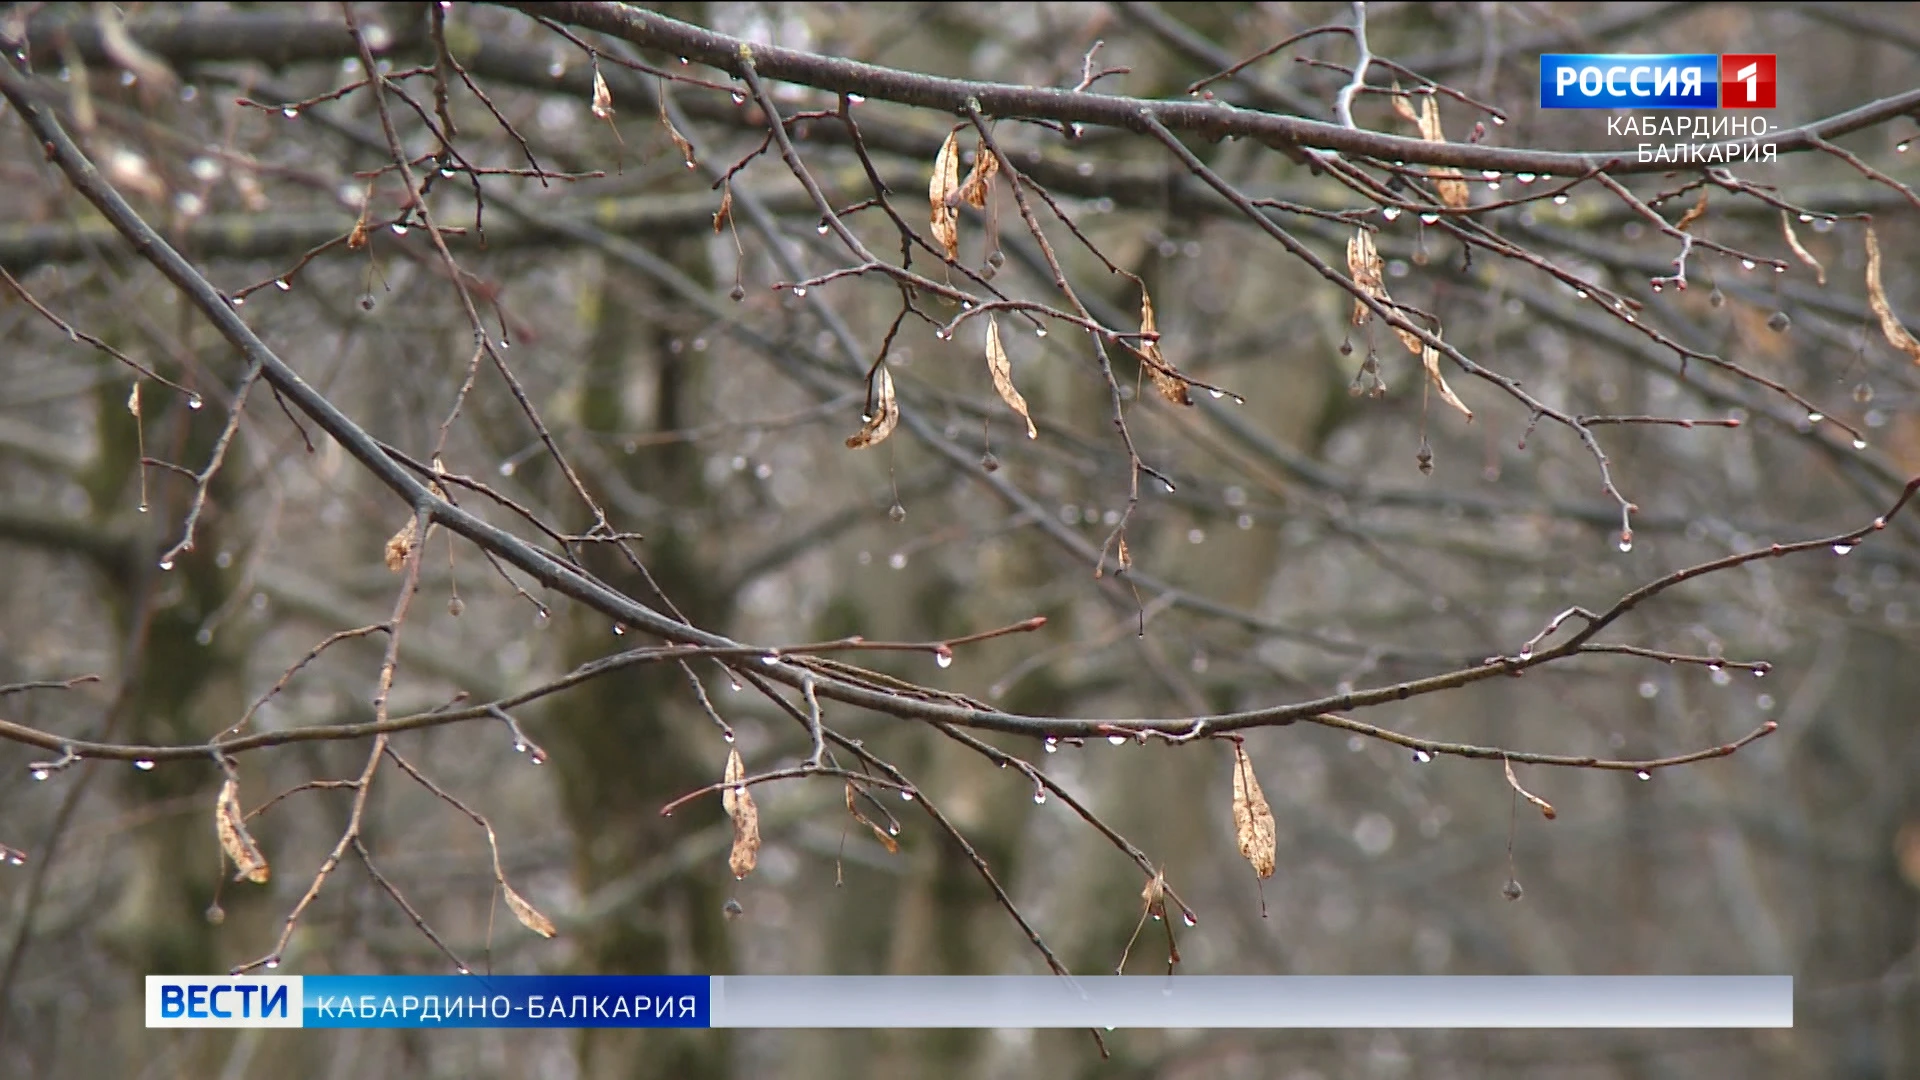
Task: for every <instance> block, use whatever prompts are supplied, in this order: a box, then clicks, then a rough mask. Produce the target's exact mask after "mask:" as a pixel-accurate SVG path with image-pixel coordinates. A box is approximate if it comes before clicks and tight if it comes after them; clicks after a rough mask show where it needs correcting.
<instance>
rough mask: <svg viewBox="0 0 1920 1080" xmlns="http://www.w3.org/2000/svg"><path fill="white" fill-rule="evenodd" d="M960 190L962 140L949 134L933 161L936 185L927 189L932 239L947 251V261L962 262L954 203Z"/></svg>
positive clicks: (958, 227) (958, 212) (930, 185)
mask: <svg viewBox="0 0 1920 1080" xmlns="http://www.w3.org/2000/svg"><path fill="white" fill-rule="evenodd" d="M959 189H960V138H959V136H958V135H957V134H955V133H953V132H948V133H947V141H946V142H943V143H941V144H940V153H939V154H937V155H935V156H934V159H933V181H932V182H931V183H930V184H928V185H927V202H928V203H929V204H931V206H932V209H933V238H934V240H935V241H936V242H938V243H939V245H940V246H941V247H943V248H945V249H946V252H947V261H948V262H954V261H956V260H958V259H959V258H960V209H959V208H958V207H956V206H954V205H953V199H954V196H955V195H956V193H957V192H958V191H959Z"/></svg>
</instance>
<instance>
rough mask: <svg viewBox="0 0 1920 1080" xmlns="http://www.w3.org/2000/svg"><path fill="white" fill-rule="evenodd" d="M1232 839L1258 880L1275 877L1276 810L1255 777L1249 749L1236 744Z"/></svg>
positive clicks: (1234, 752) (1234, 745) (1234, 746)
mask: <svg viewBox="0 0 1920 1080" xmlns="http://www.w3.org/2000/svg"><path fill="white" fill-rule="evenodd" d="M1233 835H1234V840H1235V841H1237V842H1238V843H1239V845H1240V855H1241V857H1243V858H1245V859H1246V860H1247V862H1249V863H1251V864H1252V865H1253V873H1254V876H1256V877H1261V878H1270V877H1272V876H1273V862H1274V854H1275V845H1276V837H1275V833H1274V828H1273V810H1272V809H1271V808H1269V807H1268V806H1267V798H1266V796H1264V795H1262V794H1260V781H1259V780H1257V779H1255V777H1254V775H1253V761H1252V759H1250V758H1248V757H1247V751H1246V748H1245V747H1243V746H1241V745H1240V744H1239V743H1234V744H1233Z"/></svg>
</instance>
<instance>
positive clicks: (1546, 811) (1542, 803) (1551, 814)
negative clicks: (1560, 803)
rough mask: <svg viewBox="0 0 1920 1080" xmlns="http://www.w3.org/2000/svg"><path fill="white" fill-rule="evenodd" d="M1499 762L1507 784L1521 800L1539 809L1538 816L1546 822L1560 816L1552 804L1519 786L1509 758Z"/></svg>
mask: <svg viewBox="0 0 1920 1080" xmlns="http://www.w3.org/2000/svg"><path fill="white" fill-rule="evenodd" d="M1500 762H1501V764H1503V765H1505V766H1506V767H1507V783H1509V784H1511V785H1513V790H1515V791H1517V792H1519V793H1520V797H1521V798H1523V799H1525V800H1527V801H1528V802H1530V803H1532V804H1533V805H1535V806H1537V807H1539V808H1540V816H1542V817H1544V818H1546V819H1547V820H1548V821H1552V820H1553V819H1554V818H1556V817H1559V816H1560V813H1559V811H1557V810H1555V809H1554V808H1553V804H1552V803H1550V802H1548V801H1547V800H1545V799H1543V798H1541V797H1540V796H1538V795H1535V794H1534V793H1533V792H1531V791H1528V790H1527V789H1526V788H1523V787H1521V786H1520V779H1519V778H1518V777H1516V776H1514V775H1513V760H1512V759H1511V758H1501V759H1500Z"/></svg>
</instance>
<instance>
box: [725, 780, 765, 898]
mask: <svg viewBox="0 0 1920 1080" xmlns="http://www.w3.org/2000/svg"><path fill="white" fill-rule="evenodd" d="M746 775H747V769H746V764H745V763H744V762H742V761H741V760H740V751H739V750H729V751H727V768H726V771H725V773H723V774H722V776H721V778H720V782H721V783H723V784H726V785H728V786H727V787H724V788H722V789H720V805H721V806H722V807H723V808H725V809H726V811H727V816H728V817H730V818H732V819H733V850H732V851H730V852H728V853H727V868H728V869H730V870H732V871H733V876H734V877H736V878H743V877H746V876H747V875H748V874H750V873H752V872H753V867H754V864H755V863H757V862H759V861H760V810H759V808H758V807H756V806H754V805H753V796H752V795H751V794H749V793H748V791H747V789H746V787H745V785H740V786H734V785H738V784H739V782H740V781H741V780H744V779H746Z"/></svg>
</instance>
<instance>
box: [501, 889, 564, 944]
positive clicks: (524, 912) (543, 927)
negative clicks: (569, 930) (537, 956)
mask: <svg viewBox="0 0 1920 1080" xmlns="http://www.w3.org/2000/svg"><path fill="white" fill-rule="evenodd" d="M500 892H501V893H502V894H503V895H504V896H506V898H507V910H508V911H511V912H513V917H514V918H516V919H519V920H520V925H521V926H524V927H526V928H527V929H529V930H531V931H533V932H534V933H536V934H539V935H540V936H541V937H552V936H553V935H555V934H557V933H559V932H560V931H558V930H557V929H555V928H554V925H553V920H552V919H549V918H547V917H546V916H545V915H542V914H540V909H539V908H536V907H534V906H533V905H532V904H529V903H527V900H526V898H525V897H523V896H521V895H520V894H519V893H517V892H514V891H513V886H511V885H509V884H507V883H506V882H504V881H502V882H501V883H500Z"/></svg>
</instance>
